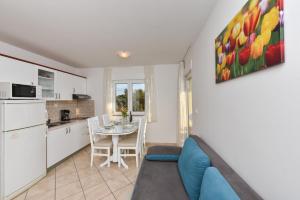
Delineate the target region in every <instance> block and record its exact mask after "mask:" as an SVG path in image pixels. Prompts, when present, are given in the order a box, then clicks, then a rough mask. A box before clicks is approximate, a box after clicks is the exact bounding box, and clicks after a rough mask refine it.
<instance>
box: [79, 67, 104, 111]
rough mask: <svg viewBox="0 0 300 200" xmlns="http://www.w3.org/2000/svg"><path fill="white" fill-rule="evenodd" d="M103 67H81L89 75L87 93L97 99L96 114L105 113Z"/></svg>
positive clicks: (82, 72)
mask: <svg viewBox="0 0 300 200" xmlns="http://www.w3.org/2000/svg"><path fill="white" fill-rule="evenodd" d="M103 72H104V69H103V68H88V69H81V74H82V75H83V76H86V77H87V94H88V95H91V97H92V99H93V100H94V101H95V114H96V115H98V116H101V115H102V114H103V113H104V106H103V87H104V86H103V84H104V82H103V75H104V74H103Z"/></svg>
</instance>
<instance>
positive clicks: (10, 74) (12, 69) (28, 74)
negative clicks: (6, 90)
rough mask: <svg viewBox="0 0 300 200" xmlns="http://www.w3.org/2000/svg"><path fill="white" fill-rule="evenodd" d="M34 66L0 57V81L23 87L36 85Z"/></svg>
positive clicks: (35, 69) (35, 68)
mask: <svg viewBox="0 0 300 200" xmlns="http://www.w3.org/2000/svg"><path fill="white" fill-rule="evenodd" d="M37 74H38V69H37V67H36V66H35V65H33V64H29V63H25V62H22V61H18V60H14V59H11V58H6V57H3V56H0V81H1V82H13V83H19V84H25V85H37V84H38V76H37Z"/></svg>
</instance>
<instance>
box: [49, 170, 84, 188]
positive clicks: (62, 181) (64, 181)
mask: <svg viewBox="0 0 300 200" xmlns="http://www.w3.org/2000/svg"><path fill="white" fill-rule="evenodd" d="M74 182H78V175H77V173H76V172H75V173H72V174H66V175H62V176H59V177H57V178H56V184H55V186H56V188H60V187H62V186H65V185H68V184H70V183H74Z"/></svg>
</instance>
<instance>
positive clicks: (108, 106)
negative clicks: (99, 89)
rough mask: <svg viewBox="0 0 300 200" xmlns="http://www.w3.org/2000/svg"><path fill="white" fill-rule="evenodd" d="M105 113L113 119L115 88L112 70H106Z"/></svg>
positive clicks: (104, 76)
mask: <svg viewBox="0 0 300 200" xmlns="http://www.w3.org/2000/svg"><path fill="white" fill-rule="evenodd" d="M103 78H104V95H103V97H104V112H105V113H106V114H108V116H109V117H110V119H112V114H113V102H112V99H113V98H112V95H113V87H112V69H111V68H104V75H103Z"/></svg>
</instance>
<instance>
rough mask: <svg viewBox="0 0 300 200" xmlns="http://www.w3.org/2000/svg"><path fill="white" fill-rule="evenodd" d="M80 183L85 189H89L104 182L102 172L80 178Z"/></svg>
mask: <svg viewBox="0 0 300 200" xmlns="http://www.w3.org/2000/svg"><path fill="white" fill-rule="evenodd" d="M80 183H81V186H82V188H83V189H88V188H91V187H93V186H95V185H99V184H100V183H104V180H103V178H102V177H101V176H100V174H95V175H92V176H86V177H82V178H80Z"/></svg>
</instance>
